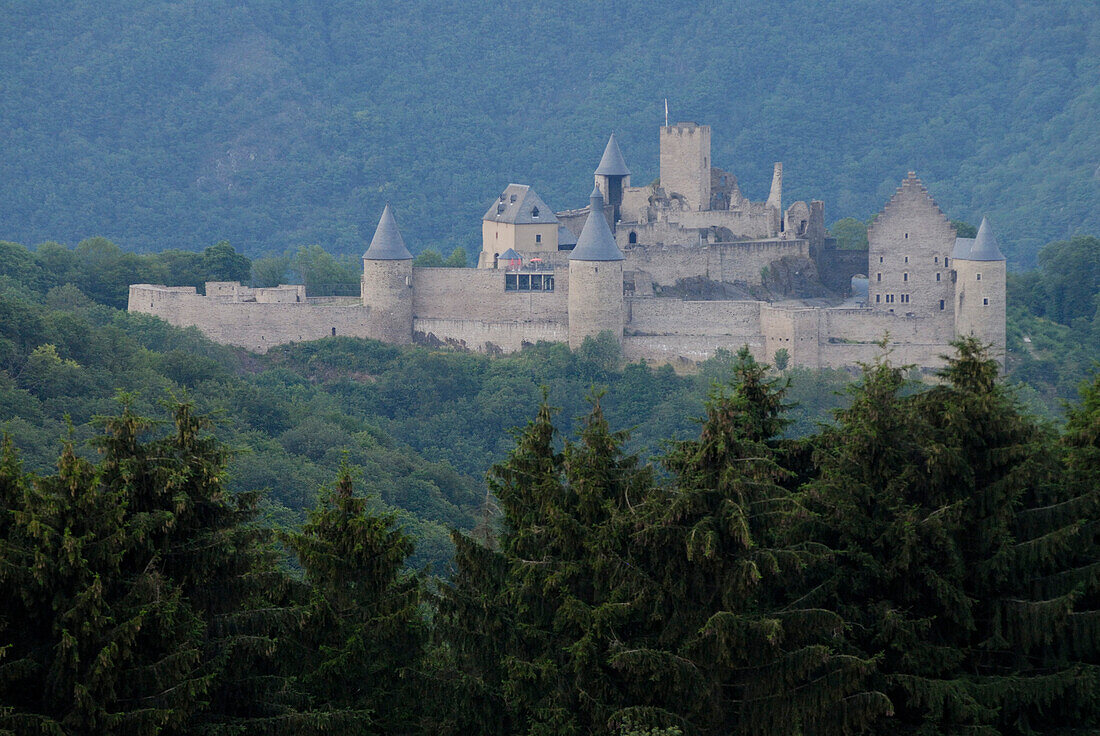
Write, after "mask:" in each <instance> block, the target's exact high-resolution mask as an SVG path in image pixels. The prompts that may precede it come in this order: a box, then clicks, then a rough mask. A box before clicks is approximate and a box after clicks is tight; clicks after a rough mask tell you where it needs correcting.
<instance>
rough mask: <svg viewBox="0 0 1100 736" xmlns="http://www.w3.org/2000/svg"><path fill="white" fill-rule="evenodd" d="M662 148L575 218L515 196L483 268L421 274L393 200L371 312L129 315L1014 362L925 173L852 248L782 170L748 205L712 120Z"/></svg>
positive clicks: (232, 325)
mask: <svg viewBox="0 0 1100 736" xmlns="http://www.w3.org/2000/svg"><path fill="white" fill-rule="evenodd" d="M660 151H661V153H660V179H658V180H657V181H656V182H654V183H653V184H650V185H647V186H641V187H636V186H632V185H631V182H630V169H629V168H628V167H627V164H626V160H625V158H624V156H623V154H622V151H621V150H620V148H619V146H618V143H617V141H616V140H615V136H614V135H612V136H611V138H610V139H609V140H608V143H607V146H606V148H605V150H604V154H603V157H602V158H601V159H600V162H599V165H598V166H597V168H596V170H595V173H594V179H595V188H594V189H593V191H592V194H591V196H590V198H589V203H588V205H587V206H585V207H582V208H578V209H574V210H562V211H558V212H555V211H553V210H552V209H551V208H550V207H549V206H548V205H547V204H546V203H545V202H544V201H543V200H542V199H541V198H540V197H539V196H538V194H536V193H535V192H534V190H532V189H531V187H529V186H526V185H519V184H509V185H508V186H507V187H506V188H505V189H504V190H503V192H501V194H500V195H499V196H498V197H497V198H496V199H495V200H494V201H493V203H492V204H491V205H490V206H489V209H488V210H487V211H486V213H485V215H484V216H483V218H482V247H481V250H480V252H479V254H478V262H477V266H476V267H475V268H416V267H413V257H412V254H411V253H410V252H409V250H408V248H407V247H406V246H405V243H404V240H403V238H402V236H401V233H400V231H399V229H398V226H397V222H396V219H395V217H394V214H393V212H392V211H391V209H390V207H389V206H388V205H387V206H386V208H385V210H384V211H383V213H382V217H381V219H380V220H379V223H378V227H377V230H376V231H375V234H374V237H373V238H372V240H371V243H370V246H369V247H368V248H367V251H366V252H365V253H364V254H363V275H362V282H361V296H360V297H359V298H346V297H345V298H341V297H321V298H315V297H310V296H308V295H307V294H306V293H305V290H304V287H301V286H293V285H291V286H285V285H284V286H279V287H273V288H266V289H265V288H256V289H253V288H249V287H245V286H242V285H240V284H237V283H223V282H210V283H207V285H206V294H205V295H200V294H198V293H197V292H196V290H195V289H194V288H190V287H187V288H183V287H165V286H158V285H151V284H134V285H132V286H131V287H130V297H129V309H130V310H131V311H134V312H144V313H147V314H152V315H156V316H158V317H161V318H162V319H164V320H166V321H167V322H169V323H171V324H174V325H179V326H192V325H193V326H196V327H198V328H199V329H200V330H201V331H202V332H203V333H205V334H206V335H207V336H209V337H210V338H211V339H212V340H214V341H216V342H222V343H226V344H230V345H237V346H240V347H243V348H246V349H248V350H252V351H256V352H265V351H266V350H268V349H269V348H271V347H273V346H275V345H281V344H285V343H289V342H296V341H302V340H315V339H319V338H323V337H328V336H334V335H344V336H352V337H363V338H373V339H377V340H382V341H385V342H390V343H398V344H407V343H423V344H445V345H451V346H454V347H458V348H463V349H467V350H475V351H484V352H498V351H503V352H510V351H514V350H519V349H521V348H522V347H523V346H525V345H528V344H533V343H536V342H538V341H540V340H546V341H554V342H564V343H568V344H569V345H570V346H571V347H573V348H576V347H578V346H579V345H580V344H581V343H582V342H583V340H584V339H585V338H586V337H589V336H594V335H597V334H599V333H600V332H602V331H604V330H609V331H610V332H611V333H612V334H613V335H615V337H616V338H617V339H618V340H620V341H621V344H622V349H623V355H624V357H625V358H626V359H628V360H639V359H646V360H649V361H651V362H662V363H664V362H672V363H685V364H686V363H693V362H699V361H702V360H705V359H707V358H709V357H710V356H712V355H713V354H714V353H715V351H717V350H718V349H720V348H724V349H727V350H736V349H738V348H740V347H741V346H743V345H747V346H748V347H749V348H750V350H751V351H752V352H753V354H754V356H755V357H756V358H757V359H759V360H763V361H767V362H772V361H773V359H774V356H775V354H776V352H777V351H779V350H781V349H784V350H786V351H787V353H788V354H789V356H790V360H791V362H792V363H793V364H795V365H801V366H806V367H811V368H822V367H831V368H839V367H846V366H852V365H855V364H857V363H859V362H867V361H870V360H872V359H873V358H874V356H875V355H876V354H878V353H879V352H880V350H881V348H880V344H881V343H882V342H883V341H884V340H885V341H886V346H887V347H888V348H889V349H891V350H892V351H893V355H894V359H895V360H896V361H897V362H898V363H912V364H916V365H918V366H922V367H926V368H934V367H937V366H939V365H940V364H941V363H942V358H941V356H942V355H943V354H945V353H947V352H949V351H950V348H949V343H950V342H951V341H952V340H953V339H954V338H955V337H956V336H962V335H974V336H976V337H978V338H979V339H980V340H982V341H983V342H985V343H988V344H990V345H992V350H993V353H994V355H995V357H996V358H997V359H998V360H1000V361H1001V362H1002V364H1003V360H1004V350H1005V278H1006V274H1005V258H1004V256H1003V255H1002V254H1001V252H1000V249H999V248H998V246H997V242H996V239H995V238H994V236H993V233H992V231H991V229H990V227H989V223H988V222H986V221H985V220H984V219H983V220H982V224H981V227H980V228H979V230H978V233H977V236H976V237H975V238H972V239H968V238H959V237H957V235H956V232H955V229H954V227H953V226H952V225H951V224H950V222H949V221H948V219H947V217H946V216H945V215H944V214H943V212H942V211H941V210H940V208H939V207H938V206H937V205H936V203H935V201H934V200H933V199H932V198H931V197H930V196H929V194H928V192H927V191H926V189H925V188H924V186H923V184H922V183H921V182H920V180H919V179H917V177H916V175H915V174H914V173H913V172H909V175H908V176H907V177H906V178H905V179H904V180H903V181H902V182H901V186H899V187H898V189H897V191H896V192H895V194H894V196H893V197H892V198H891V199H890V201H889V202H887V203H886V205H885V207H884V208H883V210H882V211H881V212H880V213H879V215H878V217H877V218H876V219H875V221H874V224H873V225H872V226H871V228H870V229H869V231H868V240H869V248H868V250H867V251H866V252H864V251H839V250H837V249H836V246H835V242H834V241H832V239H830V238H828V237H827V233H826V230H825V222H824V204H823V203H822V202H820V201H812V202H809V203H806V202H794V203H792V204H791V205H790V206H788V207H787V208H786V210H784V209H783V207H782V196H783V193H782V188H783V166H782V164H780V163H777V164H775V168H774V173H773V177H772V182H771V188H770V192H769V195H768V198H767V200H766V201H764V202H751V201H749V200H748V199H747V198H746V197H744V196H743V195H742V193H741V190H740V187H739V185H738V181H737V179H736V177H735V176H734V175H733V174H732V173H729V172H726V171H723V170H721V169H718V168H716V167H713V166H712V165H711V158H710V153H711V151H710V128H709V126H705V125H697V124H695V123H677V124H675V125H666V126H663V127H661V129H660Z"/></svg>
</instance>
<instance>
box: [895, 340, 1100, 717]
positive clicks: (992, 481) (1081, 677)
mask: <svg viewBox="0 0 1100 736" xmlns="http://www.w3.org/2000/svg"><path fill="white" fill-rule="evenodd" d="M956 349H957V354H956V355H955V356H953V357H952V358H951V359H950V360H949V361H948V364H947V367H946V368H945V369H944V370H943V371H942V372H941V375H942V377H943V378H944V379H945V381H944V383H943V384H941V385H940V386H937V387H935V388H933V389H932V390H930V391H928V392H927V393H925V394H922V395H919V396H917V397H915V399H914V401H915V403H916V404H917V406H918V409H919V410H920V411H921V412H922V413H923V414H924V415H925V416H926V418H927V421H928V423H929V424H930V426H931V427H932V429H933V440H932V444H931V447H932V450H933V452H934V453H935V457H937V458H943V459H944V461H945V462H943V463H942V468H943V470H942V471H941V472H940V473H938V474H934V475H933V480H934V482H935V485H934V491H933V492H934V493H937V492H938V493H942V494H943V495H944V496H945V499H946V500H949V501H953V502H957V503H959V504H960V508H961V513H960V514H959V517H958V519H959V525H958V529H957V531H956V542H957V545H958V548H959V550H960V554H961V555H962V558H963V560H964V563H965V564H964V566H963V571H964V574H963V578H962V579H963V585H964V590H965V593H966V595H967V597H968V598H969V599H970V600H971V601H973V602H974V605H973V609H972V625H971V628H970V630H969V631H966V630H955V631H954V632H952V633H954V634H955V636H956V638H955V640H954V641H955V642H956V646H957V647H958V649H959V650H960V651H961V652H962V654H963V656H964V660H963V666H962V671H963V672H964V673H966V684H967V686H968V688H969V689H970V691H971V692H972V693H973V698H974V701H975V702H977V703H978V704H980V706H981V707H982V708H984V709H986V710H987V711H988V712H989V713H990V714H992V715H993V718H992V719H991V728H990V732H997V733H1001V734H1013V735H1014V734H1031V733H1068V732H1077V733H1089V732H1095V727H1096V725H1097V721H1096V715H1097V707H1098V706H1097V704H1096V693H1097V684H1098V681H1097V671H1096V667H1095V664H1096V662H1097V657H1096V655H1097V653H1098V649H1097V646H1098V644H1100V639H1098V638H1097V637H1096V635H1095V634H1096V628H1095V625H1094V624H1093V623H1092V622H1093V621H1095V620H1096V618H1097V616H1098V611H1097V609H1096V606H1097V603H1098V601H1097V593H1098V580H1097V579H1096V575H1095V571H1094V569H1093V567H1094V563H1095V560H1096V553H1097V547H1096V546H1095V544H1094V542H1095V529H1096V518H1097V516H1096V512H1097V508H1096V493H1097V490H1096V488H1095V486H1093V485H1091V484H1090V483H1088V482H1086V483H1084V484H1082V483H1079V482H1077V481H1076V479H1075V478H1074V477H1073V475H1072V473H1071V474H1069V475H1067V474H1066V473H1064V472H1063V466H1062V465H1060V464H1059V462H1058V460H1059V453H1058V452H1057V450H1056V446H1055V444H1054V441H1053V436H1052V434H1051V433H1050V432H1049V431H1047V430H1045V429H1043V428H1042V427H1040V426H1039V425H1037V424H1036V423H1035V421H1034V420H1033V419H1031V418H1030V417H1028V416H1026V415H1024V414H1023V413H1022V412H1021V410H1020V408H1019V407H1018V406H1017V405H1016V403H1015V402H1014V401H1013V399H1012V396H1011V394H1010V393H1009V392H1008V390H1007V389H1006V388H1005V386H1004V385H1003V383H1002V382H1001V381H999V380H998V374H999V367H998V366H997V364H996V362H994V361H993V360H992V359H990V358H989V356H988V355H987V353H986V352H985V350H984V348H983V346H982V345H981V344H980V343H979V342H978V341H977V340H975V339H973V338H967V339H964V340H960V341H958V342H957V343H956ZM1086 400H1087V396H1086ZM1082 418H1083V417H1082V416H1075V417H1073V420H1074V424H1073V425H1071V427H1070V434H1071V436H1072V434H1073V432H1074V431H1075V430H1076V429H1077V427H1079V426H1080V420H1081V419H1082ZM1070 442H1071V443H1072V442H1073V440H1072V439H1071V440H1070ZM1070 446H1071V447H1072V444H1071V445H1070ZM1078 447H1082V446H1081V445H1078ZM1069 455H1070V457H1069V458H1067V459H1069V460H1070V461H1071V462H1070V463H1069V464H1070V466H1071V467H1072V466H1073V463H1072V458H1073V453H1072V452H1071V453H1069ZM1083 464H1085V463H1083ZM933 467H934V466H933ZM994 729H995V731H994Z"/></svg>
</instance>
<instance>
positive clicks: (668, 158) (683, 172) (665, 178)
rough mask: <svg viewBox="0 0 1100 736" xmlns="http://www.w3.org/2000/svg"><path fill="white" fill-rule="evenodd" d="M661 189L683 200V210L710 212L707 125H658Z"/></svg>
mask: <svg viewBox="0 0 1100 736" xmlns="http://www.w3.org/2000/svg"><path fill="white" fill-rule="evenodd" d="M661 188H663V189H664V190H665V194H666V195H667V196H669V197H671V196H672V195H673V194H678V195H680V196H681V197H683V198H684V201H685V203H686V209H689V210H709V209H710V126H709V125H697V124H696V123H676V124H675V125H663V126H661Z"/></svg>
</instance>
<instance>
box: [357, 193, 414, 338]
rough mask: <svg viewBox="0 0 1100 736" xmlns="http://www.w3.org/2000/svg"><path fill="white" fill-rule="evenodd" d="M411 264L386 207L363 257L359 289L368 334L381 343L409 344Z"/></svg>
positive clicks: (411, 326)
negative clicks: (369, 327)
mask: <svg viewBox="0 0 1100 736" xmlns="http://www.w3.org/2000/svg"><path fill="white" fill-rule="evenodd" d="M412 262H413V257H412V254H411V253H409V249H408V248H406V247H405V240H404V239H403V238H402V237H401V231H399V230H398V229H397V222H396V221H395V220H394V219H393V212H392V211H391V210H390V206H389V205H388V204H387V205H386V208H385V209H384V210H382V218H381V219H380V220H379V221H378V227H377V228H376V229H375V231H374V237H373V238H371V241H370V247H369V248H367V252H366V253H364V254H363V283H362V286H361V291H362V296H363V306H364V307H367V308H368V309H370V314H369V315H368V317H367V319H368V320H369V321H370V323H371V326H372V328H373V329H372V330H371V332H372V334H373V336H374V337H376V338H377V339H379V340H382V341H384V342H393V343H399V344H404V343H410V342H412V331H413V329H412V328H413V311H412V310H413V294H412V272H413V271H412Z"/></svg>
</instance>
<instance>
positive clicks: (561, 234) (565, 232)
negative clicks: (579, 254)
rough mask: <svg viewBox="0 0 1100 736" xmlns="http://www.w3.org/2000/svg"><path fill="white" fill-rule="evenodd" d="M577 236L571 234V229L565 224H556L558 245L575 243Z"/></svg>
mask: <svg viewBox="0 0 1100 736" xmlns="http://www.w3.org/2000/svg"><path fill="white" fill-rule="evenodd" d="M576 244H577V236H576V235H574V234H573V231H572V230H570V229H569V228H567V227H566V226H565V225H558V246H559V247H561V246H563V245H576Z"/></svg>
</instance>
